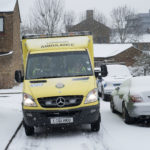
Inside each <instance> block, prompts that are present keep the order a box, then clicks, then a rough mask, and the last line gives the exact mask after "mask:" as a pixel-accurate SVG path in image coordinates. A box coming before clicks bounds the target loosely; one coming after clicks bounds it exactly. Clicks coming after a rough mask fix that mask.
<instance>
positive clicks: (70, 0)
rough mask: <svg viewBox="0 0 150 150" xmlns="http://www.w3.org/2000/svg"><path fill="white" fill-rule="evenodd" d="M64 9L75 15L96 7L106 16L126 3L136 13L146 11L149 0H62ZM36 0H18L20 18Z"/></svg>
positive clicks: (24, 16) (24, 17)
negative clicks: (71, 11)
mask: <svg viewBox="0 0 150 150" xmlns="http://www.w3.org/2000/svg"><path fill="white" fill-rule="evenodd" d="M63 1H64V2H65V3H64V6H65V10H73V11H75V13H76V15H79V14H81V13H84V12H85V11H86V10H87V9H96V10H98V11H99V12H101V13H103V14H104V15H105V16H106V17H107V18H109V17H110V12H111V10H112V9H113V8H115V7H118V6H122V5H125V4H126V5H127V6H128V7H130V8H133V9H135V11H136V12H137V13H148V11H149V9H150V0H63ZM35 2H36V0H19V4H20V12H21V17H22V20H26V19H27V18H28V16H29V14H30V10H31V9H32V8H33V6H34V3H35Z"/></svg>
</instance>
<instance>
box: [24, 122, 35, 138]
mask: <svg viewBox="0 0 150 150" xmlns="http://www.w3.org/2000/svg"><path fill="white" fill-rule="evenodd" d="M23 126H24V129H25V133H26V135H27V136H31V135H33V134H34V127H30V126H28V125H27V124H26V123H25V121H23Z"/></svg>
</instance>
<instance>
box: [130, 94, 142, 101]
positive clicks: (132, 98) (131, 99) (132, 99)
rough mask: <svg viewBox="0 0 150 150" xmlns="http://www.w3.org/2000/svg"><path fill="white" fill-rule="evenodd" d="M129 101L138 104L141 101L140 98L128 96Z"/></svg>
mask: <svg viewBox="0 0 150 150" xmlns="http://www.w3.org/2000/svg"><path fill="white" fill-rule="evenodd" d="M129 100H130V101H132V102H133V103H138V102H142V101H143V99H142V97H141V96H139V95H130V98H129Z"/></svg>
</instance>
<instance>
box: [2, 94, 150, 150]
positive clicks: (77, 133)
mask: <svg viewBox="0 0 150 150" xmlns="http://www.w3.org/2000/svg"><path fill="white" fill-rule="evenodd" d="M21 97H22V96H21V95H3V96H1V97H0V120H1V123H0V150H3V149H4V147H5V146H6V144H7V142H8V139H9V138H10V137H11V136H12V133H13V131H15V129H16V128H17V125H19V122H20V121H21V120H22V113H21ZM101 116H102V122H101V129H100V131H99V132H98V133H93V132H90V127H89V126H82V128H80V127H76V128H73V127H70V128H64V129H58V128H55V129H37V131H36V134H35V135H34V136H31V137H27V136H26V135H25V133H24V128H23V127H21V129H20V130H19V132H18V133H17V135H16V137H15V139H14V140H13V142H12V143H11V144H10V146H9V148H8V150H60V149H61V150H70V149H71V150H134V149H136V150H149V147H150V140H149V139H150V127H149V126H142V125H138V124H133V125H126V124H125V123H124V122H123V120H122V118H121V117H120V115H118V114H113V113H111V111H110V107H109V102H104V101H102V100H101Z"/></svg>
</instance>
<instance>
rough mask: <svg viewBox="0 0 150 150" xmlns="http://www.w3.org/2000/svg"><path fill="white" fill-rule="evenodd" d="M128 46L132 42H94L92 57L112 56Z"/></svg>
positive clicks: (130, 45)
mask: <svg viewBox="0 0 150 150" xmlns="http://www.w3.org/2000/svg"><path fill="white" fill-rule="evenodd" d="M130 47H132V44H94V57H101V58H107V57H112V56H115V55H117V54H119V53H121V52H123V51H125V50H127V49H128V48H130Z"/></svg>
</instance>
